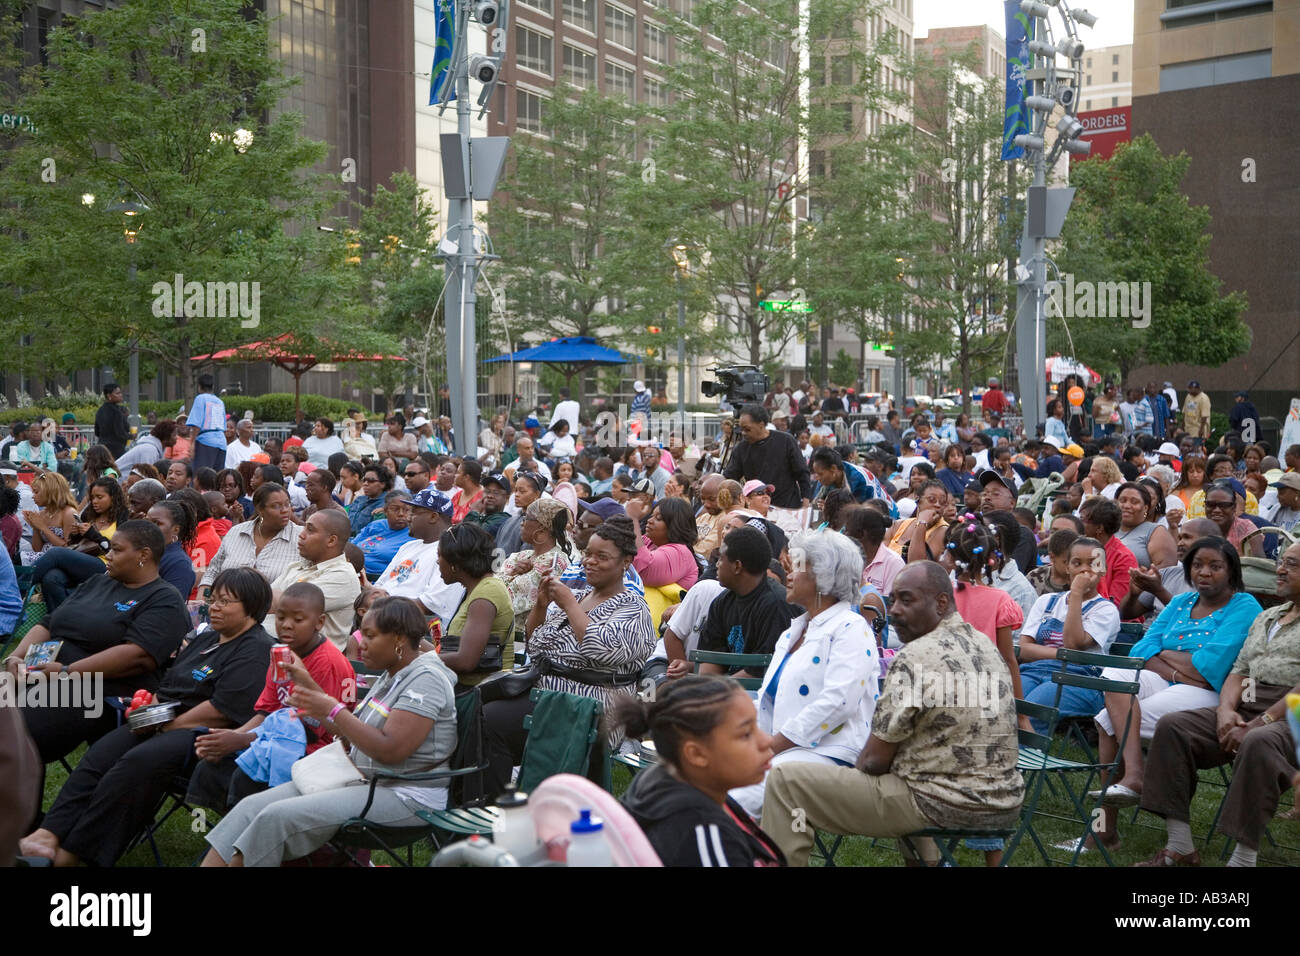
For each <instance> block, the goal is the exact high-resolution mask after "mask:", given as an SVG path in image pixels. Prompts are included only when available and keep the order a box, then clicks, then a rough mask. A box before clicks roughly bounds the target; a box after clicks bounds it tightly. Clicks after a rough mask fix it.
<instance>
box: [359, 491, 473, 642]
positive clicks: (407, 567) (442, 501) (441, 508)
mask: <svg viewBox="0 0 1300 956" xmlns="http://www.w3.org/2000/svg"><path fill="white" fill-rule="evenodd" d="M406 504H408V505H410V507H411V525H410V530H409V533H410V535H411V540H410V541H408V542H407V543H406V544H404V545H402V546H401V547H400V548H398V549H397V554H395V555H393V560H392V561H390V562H389V564H388V567H387V568H385V569H384V573H383V574H381V575H380V576H379V580H378V581H376V582H375V587H377V588H379V589H380V590H381V591H384V592H385V593H387V594H388V595H389V596H390V597H405V598H410V599H411V600H413V601H415V602H416V603H417V604H419V605H420V608H421V609H422V610H423V611H424V613H426V614H436V615H437V616H438V617H439V618H440V619H441V620H442V622H443V623H444V624H446V623H448V622H450V621H451V618H452V615H454V614H455V613H456V608H457V607H459V606H460V602H461V599H462V598H464V596H465V588H464V586H463V585H460V584H447V583H446V582H445V581H443V580H442V574H441V572H440V571H439V570H438V539H439V538H441V537H442V535H443V532H445V531H446V530H447V529H448V528H450V527H451V515H452V511H453V508H452V504H451V499H450V498H448V497H447V496H446V495H444V494H443V493H442V492H441V491H439V490H438V489H437V488H433V487H429V488H425V489H424V490H423V491H421V492H419V493H417V494H416V495H414V496H413V497H410V498H407V499H406Z"/></svg>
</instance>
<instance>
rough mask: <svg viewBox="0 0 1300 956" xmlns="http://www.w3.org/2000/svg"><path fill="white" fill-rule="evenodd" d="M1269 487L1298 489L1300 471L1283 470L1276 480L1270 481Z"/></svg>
mask: <svg viewBox="0 0 1300 956" xmlns="http://www.w3.org/2000/svg"><path fill="white" fill-rule="evenodd" d="M1269 487H1271V488H1290V489H1292V490H1293V491H1300V473H1297V472H1294V471H1288V472H1285V473H1284V474H1283V475H1282V476H1281V477H1280V478H1278V480H1277V481H1275V482H1272V483H1271V484H1270V485H1269Z"/></svg>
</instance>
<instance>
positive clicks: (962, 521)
mask: <svg viewBox="0 0 1300 956" xmlns="http://www.w3.org/2000/svg"><path fill="white" fill-rule="evenodd" d="M943 544H944V547H945V548H946V549H947V551H948V554H949V556H950V557H951V558H952V562H953V564H955V565H956V566H957V571H958V575H957V588H958V590H960V589H961V588H962V586H963V585H964V584H965V583H966V582H964V581H962V576H963V575H970V577H971V582H970V583H973V584H980V583H982V582H981V581H980V578H981V577H983V578H985V579H987V581H988V583H989V584H992V583H993V575H994V574H996V573H997V572H998V571H999V570H1001V568H1002V551H1001V550H1000V549H999V547H998V538H997V535H996V534H995V533H994V532H993V531H992V530H991V529H990V528H989V526H988V525H987V524H986V523H985V521H984V519H983V518H982V517H980V516H979V515H977V514H973V513H971V512H969V511H968V512H966V513H965V514H964V515H958V516H957V520H956V521H955V522H953V523H952V524H951V525H949V526H948V532H947V534H945V535H944V539H943Z"/></svg>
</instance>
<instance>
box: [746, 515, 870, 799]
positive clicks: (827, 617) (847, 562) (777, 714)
mask: <svg viewBox="0 0 1300 956" xmlns="http://www.w3.org/2000/svg"><path fill="white" fill-rule="evenodd" d="M790 557H791V559H792V560H793V562H794V569H795V570H794V573H793V574H791V576H790V581H789V584H788V585H787V599H788V600H789V601H791V602H792V603H794V604H798V605H799V606H800V607H802V608H804V609H805V612H804V613H803V614H801V615H800V616H799V617H797V618H795V619H794V621H792V622H791V624H790V629H789V630H787V631H786V632H785V633H784V634H782V635H781V637H780V639H779V640H777V642H776V649H775V650H774V652H773V654H772V662H771V663H770V664H769V665H768V668H767V672H766V673H765V674H764V675H763V684H762V688H761V689H760V690H759V692H758V726H759V727H760V728H761V729H762V730H763V732H764V733H767V734H771V735H772V738H773V739H772V750H773V752H774V754H775V756H774V757H773V758H772V765H773V766H775V765H776V764H778V763H782V762H783V761H787V760H806V761H819V762H822V763H828V764H832V765H837V766H844V767H852V766H853V764H854V761H855V760H857V757H858V753H859V752H860V751H861V750H862V748H863V747H864V746H866V743H867V735H868V734H869V733H870V731H871V715H872V714H873V713H874V712H875V709H876V699H877V698H878V697H879V696H880V690H879V678H880V657H879V655H878V653H877V650H876V641H875V638H874V637H873V636H872V634H871V630H870V628H869V627H868V625H867V621H866V619H865V618H864V617H862V615H861V614H859V613H858V611H857V608H856V607H855V602H856V601H857V597H858V583H859V581H860V580H861V578H862V554H861V552H860V551H858V549H857V546H856V545H854V543H853V542H852V541H850V540H849V539H848V538H846V537H845V536H844V535H842V534H840V533H839V532H837V531H807V532H804V533H802V534H800V535H797V536H796V537H795V538H794V540H793V541H791V543H790ZM763 789H764V785H763V784H755V785H754V786H750V787H742V788H740V789H737V790H733V791H732V792H731V796H732V797H733V798H734V799H735V800H736V801H737V802H738V803H739V804H740V805H741V806H742V807H744V808H745V810H746V811H747V812H748V813H750V814H751V815H753V816H755V817H758V816H759V815H760V814H761V813H762V809H763Z"/></svg>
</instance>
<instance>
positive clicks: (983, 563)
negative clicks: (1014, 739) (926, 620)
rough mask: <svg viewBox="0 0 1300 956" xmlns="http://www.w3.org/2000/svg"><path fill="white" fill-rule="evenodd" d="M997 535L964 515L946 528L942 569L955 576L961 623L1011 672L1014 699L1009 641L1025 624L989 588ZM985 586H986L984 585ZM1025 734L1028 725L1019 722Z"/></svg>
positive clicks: (997, 565)
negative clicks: (992, 647) (985, 639)
mask: <svg viewBox="0 0 1300 956" xmlns="http://www.w3.org/2000/svg"><path fill="white" fill-rule="evenodd" d="M997 540H998V539H997V535H995V534H994V533H993V530H992V529H991V528H989V527H988V526H987V525H986V524H985V523H984V519H983V518H981V517H980V516H979V515H975V514H972V513H970V512H966V514H964V515H959V516H958V518H957V521H956V522H955V523H954V524H952V525H951V526H949V528H948V534H947V535H946V537H945V541H944V554H943V561H942V563H943V565H944V566H945V567H947V568H948V569H949V570H953V571H955V572H956V577H957V585H956V587H955V588H954V589H953V590H954V597H955V603H956V605H957V613H958V614H960V615H961V618H962V620H963V621H965V622H966V623H967V624H969V625H970V626H971V627H973V628H975V630H977V631H979V632H980V633H981V634H984V635H985V636H986V637H988V639H989V640H991V641H992V642H993V643H994V644H996V645H997V648H998V653H999V654H1001V655H1002V660H1003V661H1005V662H1006V665H1007V670H1009V671H1010V672H1011V689H1012V690H1013V691H1014V692H1015V695H1016V699H1017V700H1020V699H1021V698H1022V697H1023V696H1024V695H1023V694H1022V693H1021V690H1020V667H1019V666H1018V665H1017V664H1016V649H1015V645H1014V644H1013V643H1012V640H1011V637H1012V635H1013V634H1015V633H1016V632H1017V631H1019V630H1020V626H1021V625H1022V624H1024V623H1025V615H1024V612H1023V611H1021V610H1020V605H1019V604H1017V603H1016V602H1015V600H1014V599H1013V598H1012V597H1011V595H1010V594H1008V593H1007V592H1006V591H1003V590H1001V589H1000V588H995V587H992V586H991V585H992V583H993V576H994V575H995V574H997V572H998V571H999V570H1001V568H1002V562H1003V555H1002V552H1000V551H999V550H998V545H997ZM984 582H988V583H987V584H986V583H984ZM1021 725H1022V726H1023V727H1024V729H1026V730H1028V729H1029V726H1028V721H1027V720H1025V719H1024V718H1022V719H1021Z"/></svg>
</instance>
